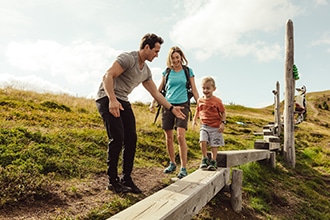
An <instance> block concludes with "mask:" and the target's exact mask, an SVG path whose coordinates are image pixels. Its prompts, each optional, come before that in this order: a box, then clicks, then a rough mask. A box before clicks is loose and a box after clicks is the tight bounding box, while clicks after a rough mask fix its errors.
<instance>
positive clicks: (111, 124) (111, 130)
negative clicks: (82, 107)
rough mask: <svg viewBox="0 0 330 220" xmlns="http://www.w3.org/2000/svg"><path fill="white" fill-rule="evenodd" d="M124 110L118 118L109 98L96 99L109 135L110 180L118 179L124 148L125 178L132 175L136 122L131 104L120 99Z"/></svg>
mask: <svg viewBox="0 0 330 220" xmlns="http://www.w3.org/2000/svg"><path fill="white" fill-rule="evenodd" d="M118 101H119V102H120V103H121V105H122V106H123V108H124V110H121V111H120V117H118V118H116V117H114V116H113V115H112V114H111V113H110V112H109V98H108V97H104V98H101V99H99V100H97V101H96V106H97V109H98V111H99V113H100V115H101V116H102V119H103V122H104V125H105V128H106V131H107V134H108V137H109V144H108V159H107V164H108V171H107V174H108V176H109V181H110V182H111V181H118V169H117V167H118V160H119V155H120V153H121V151H122V149H124V150H123V161H122V162H123V178H124V179H127V178H130V177H131V173H132V170H133V163H134V157H135V151H136V141H137V134H136V124H135V116H134V113H133V110H132V108H131V104H130V103H129V102H126V101H122V100H119V99H118Z"/></svg>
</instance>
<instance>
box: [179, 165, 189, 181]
mask: <svg viewBox="0 0 330 220" xmlns="http://www.w3.org/2000/svg"><path fill="white" fill-rule="evenodd" d="M187 175H188V173H187V170H186V168H184V167H181V169H180V173H179V174H178V178H179V179H182V178H183V177H185V176H187Z"/></svg>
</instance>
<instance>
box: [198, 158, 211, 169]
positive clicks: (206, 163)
mask: <svg viewBox="0 0 330 220" xmlns="http://www.w3.org/2000/svg"><path fill="white" fill-rule="evenodd" d="M209 165H210V162H209V158H207V157H204V158H203V159H202V163H201V165H200V166H199V168H201V169H206V168H207V167H208V166H209Z"/></svg>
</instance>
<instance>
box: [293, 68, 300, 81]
mask: <svg viewBox="0 0 330 220" xmlns="http://www.w3.org/2000/svg"><path fill="white" fill-rule="evenodd" d="M293 77H294V79H295V80H298V79H299V73H298V68H297V66H296V65H293Z"/></svg>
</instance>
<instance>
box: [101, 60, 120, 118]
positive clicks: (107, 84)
mask: <svg viewBox="0 0 330 220" xmlns="http://www.w3.org/2000/svg"><path fill="white" fill-rule="evenodd" d="M123 72H124V69H123V68H122V67H121V66H120V65H119V63H118V62H117V61H115V62H114V63H113V64H112V66H111V67H110V68H109V69H108V70H107V72H106V73H105V75H104V76H103V87H104V90H105V93H106V94H107V96H108V97H109V112H110V113H111V114H112V115H113V116H115V117H119V116H120V110H124V108H123V106H122V105H121V104H120V102H118V100H117V98H116V95H115V90H114V83H113V80H114V78H116V77H118V76H119V75H120V74H122V73H123Z"/></svg>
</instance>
